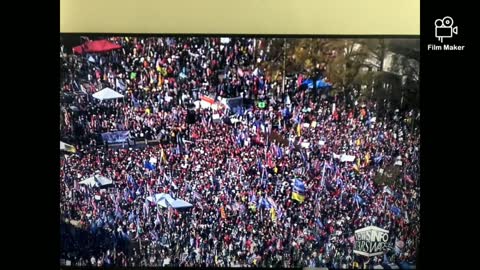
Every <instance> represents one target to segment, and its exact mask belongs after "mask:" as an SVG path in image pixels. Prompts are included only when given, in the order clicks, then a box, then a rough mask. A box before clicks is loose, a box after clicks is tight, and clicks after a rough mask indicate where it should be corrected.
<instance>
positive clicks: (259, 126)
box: [60, 38, 420, 268]
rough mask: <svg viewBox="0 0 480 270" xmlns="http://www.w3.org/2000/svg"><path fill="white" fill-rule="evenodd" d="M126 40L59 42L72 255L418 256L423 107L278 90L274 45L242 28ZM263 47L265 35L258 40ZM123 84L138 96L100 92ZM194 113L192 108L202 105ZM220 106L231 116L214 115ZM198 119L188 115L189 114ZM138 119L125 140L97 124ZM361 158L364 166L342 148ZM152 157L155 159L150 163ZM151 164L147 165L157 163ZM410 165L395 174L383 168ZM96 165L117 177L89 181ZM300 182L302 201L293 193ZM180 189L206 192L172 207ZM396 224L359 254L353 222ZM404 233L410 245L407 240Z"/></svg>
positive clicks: (218, 260)
mask: <svg viewBox="0 0 480 270" xmlns="http://www.w3.org/2000/svg"><path fill="white" fill-rule="evenodd" d="M112 41H114V42H116V43H118V44H120V45H121V46H122V49H119V50H114V51H111V52H108V53H102V54H91V55H89V54H86V55H81V56H79V55H72V54H71V53H69V52H68V53H63V54H61V61H62V67H61V76H62V84H61V93H62V95H63V99H62V101H61V116H62V117H61V118H62V123H61V130H60V131H61V138H62V140H63V141H65V142H67V143H70V144H72V145H74V146H75V147H76V148H77V152H76V153H75V154H68V155H63V154H62V158H61V160H60V162H61V167H60V168H61V170H60V180H61V181H60V191H61V196H60V198H61V202H60V206H61V214H62V220H61V224H62V232H61V233H62V238H61V239H62V250H61V258H62V259H63V260H65V261H69V262H70V263H71V264H72V265H80V266H82V265H85V266H87V265H88V266H90V265H94V266H164V265H176V266H229V267H230V266H232V267H233V266H281V267H292V266H312V267H333V268H351V267H362V266H368V265H370V266H371V265H374V264H390V263H396V264H401V263H412V264H415V262H416V255H417V254H416V253H417V252H416V251H417V247H418V239H419V232H420V231H419V209H420V192H419V182H418V181H419V174H420V168H419V146H420V133H419V130H418V128H417V127H416V126H415V122H416V121H418V117H419V113H418V112H416V111H413V110H411V111H399V110H392V111H389V112H388V113H386V114H378V113H377V110H376V105H375V104H371V103H369V102H365V103H363V102H362V101H358V100H359V99H358V95H357V94H358V93H352V97H351V98H350V99H349V100H352V101H354V102H353V103H352V104H350V103H348V104H347V102H346V100H345V97H344V96H343V95H329V94H328V93H327V95H324V96H323V97H322V96H321V95H320V94H319V93H317V92H314V91H307V90H305V89H301V88H299V87H298V86H299V80H301V78H300V77H301V76H300V74H296V75H295V77H294V78H292V79H291V80H289V82H288V83H287V87H286V90H285V91H284V92H282V91H281V87H280V84H279V83H278V82H276V81H275V80H272V78H270V77H268V76H266V75H265V74H264V72H263V71H262V69H261V63H263V62H265V61H271V59H268V58H267V56H266V55H267V54H266V50H267V49H268V44H262V43H261V42H258V41H257V40H254V39H248V38H234V39H231V40H230V41H229V42H228V43H222V42H220V38H114V39H112ZM259 43H260V44H259ZM105 87H110V88H112V89H114V90H117V91H118V92H120V93H122V94H124V95H125V98H123V99H118V100H108V101H98V100H95V99H94V98H92V96H91V94H93V93H95V92H96V91H98V90H101V89H103V88H105ZM202 95H209V96H211V97H213V98H216V99H219V98H220V97H222V98H229V97H238V96H240V97H243V98H244V99H245V104H246V103H247V102H246V101H247V100H259V99H261V100H265V101H266V102H267V104H268V106H267V107H266V108H265V109H259V108H258V107H257V106H256V105H255V104H254V103H253V105H249V106H245V108H244V109H242V110H241V111H240V112H239V113H237V115H236V116H235V119H237V120H238V122H236V123H232V122H231V121H223V119H226V118H229V117H228V116H230V113H229V110H228V109H226V108H224V107H220V109H219V110H218V111H214V110H212V109H211V108H205V109H203V108H196V109H192V108H191V106H192V105H191V104H192V103H193V102H194V101H196V100H198V99H199V98H200V96H202ZM192 110H194V111H195V114H191V113H189V111H192ZM215 114H218V115H219V119H220V121H217V120H216V118H215V117H214V115H215ZM192 115H193V118H194V120H195V121H191V119H189V118H191V117H192ZM121 130H126V131H130V138H129V139H128V140H127V141H126V142H125V143H124V144H121V145H108V144H104V143H103V142H102V140H101V138H100V137H99V135H98V134H100V133H103V132H109V131H121ZM343 154H346V155H351V156H355V160H354V161H353V162H345V161H341V160H340V159H339V158H338V157H339V156H340V155H343ZM152 158H155V159H156V161H157V162H156V163H155V164H150V162H151V160H152ZM146 164H148V165H149V166H146ZM392 168H394V169H395V170H397V171H399V172H400V173H398V174H395V175H394V178H395V179H394V181H392V182H388V183H381V182H380V181H378V180H377V179H378V178H379V175H382V174H387V175H388V173H390V170H393V169H392ZM94 174H98V175H103V176H105V177H107V178H109V179H112V180H113V183H114V184H113V186H110V187H108V188H106V189H100V188H97V187H88V186H84V185H80V184H79V182H80V181H81V180H83V179H85V178H88V177H90V176H93V175H94ZM294 179H300V180H301V181H302V182H303V183H305V187H306V191H305V199H304V201H303V202H299V201H296V200H293V199H292V191H293V182H294ZM157 193H167V194H170V195H171V196H172V197H174V198H182V199H184V200H186V201H188V202H190V203H192V204H193V207H192V208H188V209H181V210H180V209H179V210H177V209H171V208H162V207H160V206H157V205H155V204H152V203H151V202H149V201H147V200H146V198H147V197H148V196H152V195H154V194H157ZM369 225H373V226H377V227H380V228H383V229H386V230H388V231H389V235H390V238H389V239H390V240H389V248H388V250H387V251H386V252H385V254H384V256H376V257H372V258H371V259H370V260H368V261H367V260H365V258H363V257H362V256H359V255H356V254H354V253H353V235H354V231H355V230H357V229H360V228H363V227H365V226H369ZM399 242H401V243H402V245H398V243H399Z"/></svg>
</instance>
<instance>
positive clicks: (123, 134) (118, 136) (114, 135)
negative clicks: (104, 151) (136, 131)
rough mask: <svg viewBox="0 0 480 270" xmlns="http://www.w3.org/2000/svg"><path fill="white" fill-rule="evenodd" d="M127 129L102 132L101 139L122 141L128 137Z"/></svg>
mask: <svg viewBox="0 0 480 270" xmlns="http://www.w3.org/2000/svg"><path fill="white" fill-rule="evenodd" d="M128 134H129V132H128V131H115V132H105V133H102V139H103V141H104V142H105V141H106V142H108V143H123V142H126V141H127V139H128Z"/></svg>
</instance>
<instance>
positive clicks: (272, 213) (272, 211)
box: [270, 207, 277, 222]
mask: <svg viewBox="0 0 480 270" xmlns="http://www.w3.org/2000/svg"><path fill="white" fill-rule="evenodd" d="M270 215H271V218H272V221H273V222H275V221H277V213H276V212H275V208H274V207H272V208H270Z"/></svg>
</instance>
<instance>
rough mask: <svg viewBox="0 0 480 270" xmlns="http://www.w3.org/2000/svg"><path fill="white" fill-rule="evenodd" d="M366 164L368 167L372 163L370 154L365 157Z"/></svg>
mask: <svg viewBox="0 0 480 270" xmlns="http://www.w3.org/2000/svg"><path fill="white" fill-rule="evenodd" d="M365 162H366V164H367V165H368V164H369V163H370V153H367V154H366V155H365Z"/></svg>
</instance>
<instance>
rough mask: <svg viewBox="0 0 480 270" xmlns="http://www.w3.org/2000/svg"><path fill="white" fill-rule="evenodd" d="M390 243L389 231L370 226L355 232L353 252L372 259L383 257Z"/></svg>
mask: <svg viewBox="0 0 480 270" xmlns="http://www.w3.org/2000/svg"><path fill="white" fill-rule="evenodd" d="M387 242H388V231H387V230H384V229H381V228H378V227H375V226H368V227H365V228H363V229H360V230H356V231H355V245H354V249H353V252H354V253H356V254H360V255H363V256H367V257H371V256H376V255H381V254H383V252H384V249H385V247H386V245H387Z"/></svg>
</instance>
